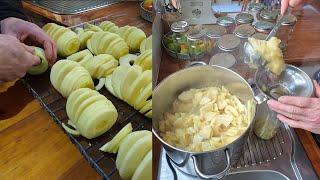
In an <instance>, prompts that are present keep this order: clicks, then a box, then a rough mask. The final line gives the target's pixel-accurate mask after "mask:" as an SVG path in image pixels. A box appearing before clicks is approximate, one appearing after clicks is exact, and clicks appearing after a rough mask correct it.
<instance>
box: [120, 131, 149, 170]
mask: <svg viewBox="0 0 320 180" xmlns="http://www.w3.org/2000/svg"><path fill="white" fill-rule="evenodd" d="M151 134H152V133H151V132H150V131H147V130H141V131H135V132H132V133H130V134H128V135H127V137H125V138H124V139H123V140H122V141H121V143H120V146H119V150H118V155H117V159H116V166H117V168H118V169H119V168H120V167H121V166H122V165H123V164H126V162H124V158H125V156H126V154H127V153H128V152H129V150H130V149H131V148H132V146H133V145H134V144H135V143H136V142H137V141H138V140H139V139H141V138H143V137H144V136H147V135H151Z"/></svg>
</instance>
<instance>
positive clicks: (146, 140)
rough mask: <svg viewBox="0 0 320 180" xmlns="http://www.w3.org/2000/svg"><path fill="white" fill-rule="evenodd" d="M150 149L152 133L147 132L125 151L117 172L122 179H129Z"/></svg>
mask: <svg viewBox="0 0 320 180" xmlns="http://www.w3.org/2000/svg"><path fill="white" fill-rule="evenodd" d="M151 149H152V134H148V135H146V136H144V137H142V138H141V139H139V140H138V141H136V142H135V143H134V144H133V146H132V147H131V148H130V150H129V151H128V152H127V153H126V155H125V157H124V159H123V163H122V164H121V166H120V168H118V170H119V174H120V176H121V177H122V178H123V179H130V178H131V177H132V176H133V174H134V172H135V170H136V169H137V168H138V166H139V164H140V163H141V161H142V160H143V158H144V157H145V156H146V154H147V153H148V152H149V151H150V150H151Z"/></svg>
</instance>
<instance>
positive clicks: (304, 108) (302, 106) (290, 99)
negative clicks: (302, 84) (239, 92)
mask: <svg viewBox="0 0 320 180" xmlns="http://www.w3.org/2000/svg"><path fill="white" fill-rule="evenodd" d="M313 83H314V87H315V96H316V97H312V98H306V97H294V96H282V97H280V98H279V99H278V101H275V100H269V101H268V105H269V107H270V109H272V110H273V111H275V112H277V113H279V114H278V115H277V117H278V119H279V120H280V121H282V122H284V123H287V124H288V125H289V126H291V127H294V128H301V129H305V130H308V131H311V132H313V133H316V134H320V86H319V85H318V83H317V82H316V81H313Z"/></svg>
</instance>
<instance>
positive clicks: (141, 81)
mask: <svg viewBox="0 0 320 180" xmlns="http://www.w3.org/2000/svg"><path fill="white" fill-rule="evenodd" d="M151 81H152V72H151V70H147V71H144V72H143V73H142V74H141V76H139V77H138V78H137V79H136V80H135V81H133V83H132V85H131V86H130V88H129V91H128V94H129V95H128V97H129V101H128V103H129V104H130V105H131V106H133V105H134V102H135V100H136V98H137V97H138V95H139V93H140V90H141V89H142V88H143V87H145V86H147V85H148V84H149V83H150V82H151Z"/></svg>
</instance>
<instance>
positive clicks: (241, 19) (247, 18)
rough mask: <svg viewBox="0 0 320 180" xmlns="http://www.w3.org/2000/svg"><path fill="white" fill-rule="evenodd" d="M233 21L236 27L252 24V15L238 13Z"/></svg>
mask: <svg viewBox="0 0 320 180" xmlns="http://www.w3.org/2000/svg"><path fill="white" fill-rule="evenodd" d="M235 19H236V24H237V25H241V24H252V22H253V21H254V18H253V16H252V14H249V13H239V14H237V15H236V17H235Z"/></svg>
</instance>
